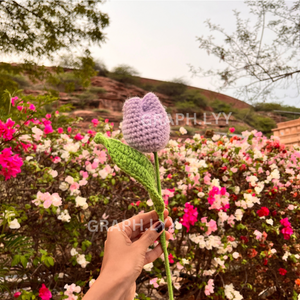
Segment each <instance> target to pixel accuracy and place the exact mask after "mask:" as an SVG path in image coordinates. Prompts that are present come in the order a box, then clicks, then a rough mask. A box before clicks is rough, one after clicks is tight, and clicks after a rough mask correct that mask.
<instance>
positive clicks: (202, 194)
mask: <svg viewBox="0 0 300 300" xmlns="http://www.w3.org/2000/svg"><path fill="white" fill-rule="evenodd" d="M204 195H205V194H204V193H203V192H199V193H198V194H197V196H198V197H199V198H202V197H203V196H204Z"/></svg>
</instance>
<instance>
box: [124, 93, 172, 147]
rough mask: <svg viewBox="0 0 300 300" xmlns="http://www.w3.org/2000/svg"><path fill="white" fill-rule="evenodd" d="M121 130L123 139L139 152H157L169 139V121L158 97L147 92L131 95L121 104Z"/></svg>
mask: <svg viewBox="0 0 300 300" xmlns="http://www.w3.org/2000/svg"><path fill="white" fill-rule="evenodd" d="M122 132H123V136H124V139H125V141H126V142H127V143H128V145H130V146H131V147H133V148H135V149H137V150H138V151H141V152H146V153H150V152H157V151H159V150H161V149H163V148H165V146H166V145H167V143H168V141H169V139H170V121H169V118H168V115H167V112H166V110H165V109H164V107H163V106H162V104H161V103H160V101H159V99H158V97H157V96H156V95H155V94H153V93H147V94H146V95H145V96H144V97H143V98H142V99H141V98H139V97H133V98H131V99H129V100H127V101H126V102H125V103H124V106H123V122H122Z"/></svg>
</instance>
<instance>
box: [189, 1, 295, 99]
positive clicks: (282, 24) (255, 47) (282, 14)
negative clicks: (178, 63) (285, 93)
mask: <svg viewBox="0 0 300 300" xmlns="http://www.w3.org/2000/svg"><path fill="white" fill-rule="evenodd" d="M287 2H288V1H284V0H276V1H274V0H259V1H252V0H246V1H245V3H246V4H247V5H248V7H249V11H250V14H251V15H252V17H251V18H248V19H243V18H242V17H241V16H240V12H238V11H234V16H235V18H236V31H235V32H233V33H232V34H230V33H227V32H225V30H224V29H223V28H222V27H221V26H220V25H215V24H213V23H212V21H210V20H207V21H206V24H207V26H208V28H209V29H210V31H212V32H213V33H214V34H215V35H218V34H220V35H221V36H222V37H223V41H224V43H223V42H217V41H216V40H215V36H212V35H210V36H208V37H203V36H201V37H198V41H199V44H200V46H199V47H200V49H203V50H206V52H207V53H208V54H209V55H210V54H212V55H214V56H216V57H217V58H218V59H219V60H220V61H221V62H223V63H224V64H223V65H225V66H224V67H222V68H221V69H216V70H214V71H212V70H208V71H205V70H203V69H201V68H199V69H198V70H197V69H195V68H194V67H191V71H192V72H193V73H194V74H201V75H204V76H213V77H214V79H216V80H218V81H219V82H218V85H219V87H222V88H229V87H234V88H236V95H237V97H238V98H241V99H245V100H249V101H251V102H253V103H254V102H255V101H264V100H266V99H276V96H277V95H276V93H275V92H276V90H277V89H280V88H283V89H287V88H288V87H289V86H293V87H295V86H297V85H299V79H300V77H299V73H300V70H299V62H300V61H299V55H298V50H299V27H298V24H299V13H298V9H299V1H294V2H293V5H288V3H287ZM254 17H255V18H256V19H255V22H254V21H253V18H254Z"/></svg>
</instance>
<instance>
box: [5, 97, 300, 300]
mask: <svg viewBox="0 0 300 300" xmlns="http://www.w3.org/2000/svg"><path fill="white" fill-rule="evenodd" d="M28 102H29V101H28ZM24 103H26V104H23V109H22V110H21V111H19V110H18V109H16V107H17V106H19V105H20V101H19V100H17V101H16V103H15V106H13V107H12V111H11V114H13V115H14V116H18V115H20V118H21V119H20V121H17V122H16V123H15V124H14V122H13V121H11V120H6V119H5V120H2V122H1V123H0V124H1V125H0V126H1V127H0V128H1V130H0V135H1V137H0V138H1V143H0V147H1V148H0V161H1V167H0V168H1V169H0V176H1V180H2V181H1V185H0V201H1V219H2V222H1V226H0V227H1V228H0V230H1V233H2V234H1V236H0V244H1V247H0V253H1V259H2V260H1V265H0V272H1V276H2V278H8V277H9V276H14V280H3V281H2V291H0V293H2V294H1V296H2V298H4V297H5V293H6V295H7V294H8V296H9V297H10V298H12V297H13V293H14V291H21V292H22V296H24V297H25V295H27V296H28V295H29V296H28V297H29V298H28V299H32V297H33V295H34V296H35V297H36V296H37V294H38V289H39V288H40V287H41V285H42V284H45V285H46V287H47V288H49V289H51V290H52V293H53V295H54V296H55V297H56V298H57V299H63V298H65V296H63V292H64V286H65V285H66V284H72V283H75V284H76V285H78V286H80V287H81V289H82V290H83V292H86V290H87V289H88V283H89V281H90V280H91V279H92V278H96V277H97V276H98V274H99V270H100V269H101V265H102V257H103V249H104V241H105V238H106V232H105V231H99V228H100V227H99V221H100V220H102V222H104V219H107V221H108V224H112V221H113V220H119V221H121V220H122V219H124V218H129V217H130V216H132V215H133V214H136V213H138V212H140V211H141V210H145V211H148V210H152V209H153V206H152V203H151V201H148V199H149V196H148V194H147V193H146V192H145V190H144V189H143V188H142V187H141V186H140V185H138V184H136V182H135V181H133V180H132V178H130V177H129V176H127V175H126V174H124V173H123V172H121V171H120V169H119V168H117V167H116V166H115V165H114V163H113V162H112V161H111V159H110V158H109V156H108V155H107V153H106V150H105V149H104V148H103V147H102V146H101V145H97V144H95V143H94V142H93V136H94V134H95V131H101V132H106V134H107V135H111V136H113V137H114V138H117V139H121V140H122V135H121V134H120V132H119V131H118V130H115V131H113V125H112V124H109V123H108V121H107V120H106V121H105V122H102V121H98V120H92V123H93V126H92V123H91V128H90V129H89V130H88V132H83V131H82V132H81V133H80V132H79V131H78V130H75V129H74V128H76V126H75V125H76V124H75V123H70V121H68V123H67V122H65V123H64V124H59V123H58V120H59V118H60V115H57V114H52V115H51V116H49V115H47V116H44V118H43V119H39V120H38V119H34V116H35V115H34V114H35V112H34V111H31V110H30V109H29V106H30V103H29V104H27V102H25V101H24ZM25 108H26V109H25ZM24 121H25V124H24ZM17 125H20V127H18V126H17ZM12 137H13V138H12ZM299 153H300V148H297V149H289V150H288V149H285V147H284V146H283V145H281V144H280V142H279V141H278V140H277V139H276V138H275V137H273V138H271V139H268V138H266V137H264V136H263V135H262V134H261V133H260V132H257V131H252V132H244V133H243V137H242V138H238V137H236V136H234V137H231V138H228V137H227V136H222V137H221V136H219V135H214V136H213V137H212V138H211V139H210V138H204V137H202V136H200V135H199V134H196V135H195V136H194V137H193V139H186V140H182V139H178V140H171V141H170V142H169V144H168V147H167V149H165V150H163V151H160V153H159V160H160V165H161V168H160V172H161V176H162V195H163V198H164V201H165V203H166V205H167V207H168V209H169V211H170V216H171V217H172V218H173V220H177V221H176V222H175V226H174V228H170V229H168V230H169V231H170V232H173V233H174V240H173V241H170V246H169V252H170V254H171V255H172V256H171V257H172V261H173V262H171V267H172V272H173V280H174V282H173V284H174V286H175V298H176V299H186V300H187V299H192V298H194V299H197V298H200V299H205V297H214V298H215V299H242V298H244V299H258V298H259V296H258V294H259V293H261V292H262V291H264V290H265V289H266V288H268V287H271V288H272V291H274V295H273V297H275V298H276V299H283V298H284V297H286V298H287V299H296V298H297V296H298V294H299V287H298V285H297V284H296V283H297V282H298V281H299V277H300V275H299V267H300V255H299V248H300V245H299V242H298V240H299V225H300V224H299V223H300V221H299V215H300V204H299V191H298V189H299V178H300V168H299V165H300V154H299ZM148 157H149V159H150V160H151V161H153V155H148ZM20 160H22V162H21V161H20ZM21 163H22V165H21ZM19 168H21V169H20V170H19ZM14 176H16V177H14ZM92 220H93V222H94V224H91V223H89V222H90V221H92ZM96 224H98V232H91V231H89V229H90V230H92V231H93V230H94V231H95V230H96V226H95V225H96ZM162 268H163V261H162V260H161V259H160V258H159V259H157V260H156V261H155V262H154V263H153V264H150V265H148V266H146V267H145V268H144V270H143V272H142V274H141V276H140V277H139V278H138V280H137V290H138V293H139V295H138V296H137V297H136V299H146V297H151V296H152V295H155V293H156V294H157V292H158V293H159V294H160V295H161V296H162V297H164V298H166V297H167V296H166V282H165V280H164V277H163V276H164V274H162V273H161V269H162ZM156 278H157V283H158V285H157V287H155V288H154V287H153V285H152V284H151V283H150V280H151V279H152V280H153V279H156ZM297 279H298V281H296V280H297ZM28 288H29V290H28ZM30 288H31V289H30ZM275 288H276V291H275ZM25 289H27V290H25ZM154 290H156V291H155V292H154ZM268 291H269V292H270V290H268ZM76 296H79V297H78V299H81V295H80V294H78V295H76ZM30 297H31V298H30ZM293 297H294V298H293Z"/></svg>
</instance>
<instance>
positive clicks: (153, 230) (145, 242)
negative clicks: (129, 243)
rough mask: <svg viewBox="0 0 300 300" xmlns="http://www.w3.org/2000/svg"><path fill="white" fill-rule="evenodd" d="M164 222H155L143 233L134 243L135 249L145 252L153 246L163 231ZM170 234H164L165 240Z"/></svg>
mask: <svg viewBox="0 0 300 300" xmlns="http://www.w3.org/2000/svg"><path fill="white" fill-rule="evenodd" d="M164 228H165V224H164V222H161V221H159V222H157V223H155V224H154V225H153V226H151V227H150V228H149V229H148V230H147V231H145V232H144V233H143V234H142V236H141V237H140V238H139V239H138V240H137V241H136V242H135V243H134V244H136V245H137V247H141V249H142V250H143V251H147V249H148V248H149V246H151V245H152V244H154V242H155V241H156V240H157V239H158V238H159V236H160V235H161V234H162V232H163V231H164ZM170 236H171V235H170V233H169V232H168V233H166V239H169V238H170Z"/></svg>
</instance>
